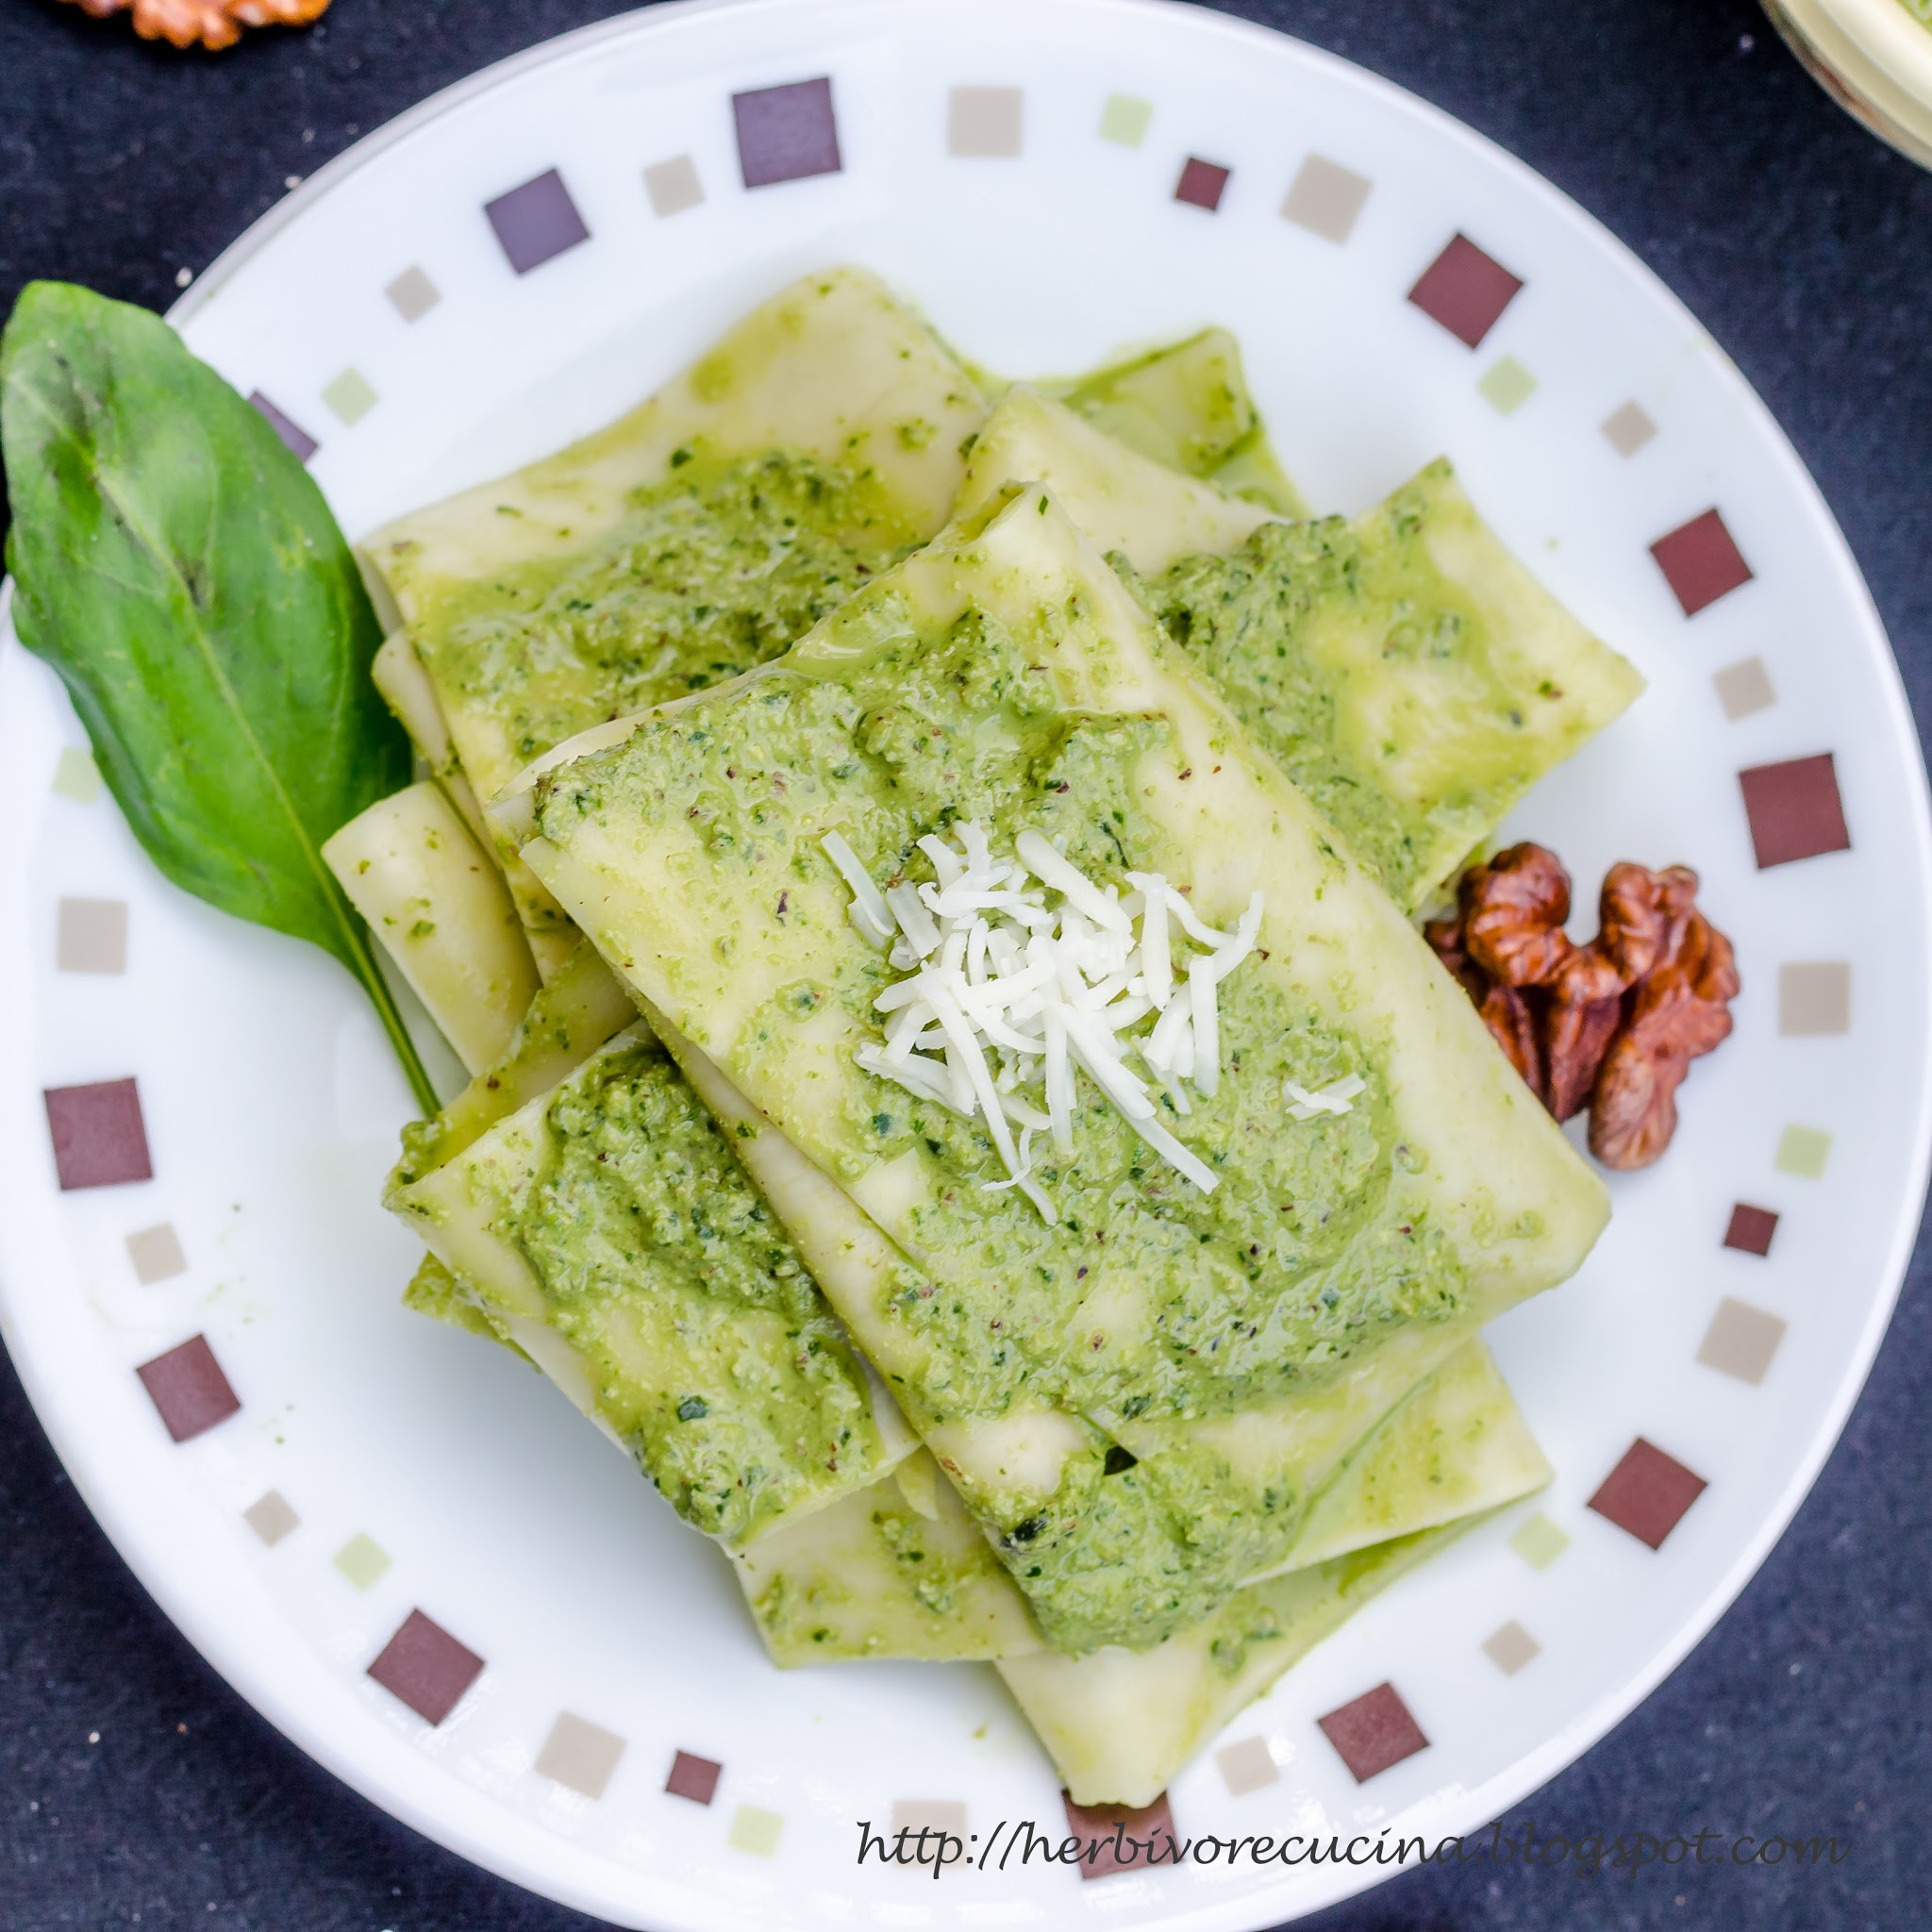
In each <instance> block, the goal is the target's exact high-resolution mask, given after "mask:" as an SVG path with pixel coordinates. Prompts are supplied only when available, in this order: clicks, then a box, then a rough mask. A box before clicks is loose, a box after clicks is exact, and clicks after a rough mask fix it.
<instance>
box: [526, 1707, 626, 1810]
mask: <svg viewBox="0 0 1932 1932" xmlns="http://www.w3.org/2000/svg"><path fill="white" fill-rule="evenodd" d="M624 1752H625V1740H623V1739H622V1738H620V1737H619V1736H618V1735H617V1733H616V1732H615V1731H607V1730H606V1729H605V1728H604V1727H603V1726H602V1725H601V1724H592V1723H591V1721H590V1720H589V1719H588V1718H581V1717H573V1716H572V1715H571V1713H570V1712H569V1711H567V1710H566V1711H564V1712H562V1713H561V1714H560V1715H559V1716H558V1720H557V1722H556V1723H555V1724H552V1725H551V1726H550V1735H549V1737H548V1738H546V1739H545V1740H543V1748H542V1750H541V1751H540V1752H538V1754H537V1767H536V1768H537V1770H538V1771H539V1772H540V1773H541V1774H542V1775H543V1776H544V1777H547V1778H550V1779H551V1780H553V1781H554V1782H555V1783H557V1784H560V1785H564V1786H567V1787H568V1788H569V1789H570V1790H574V1791H581V1792H582V1793H583V1795H584V1796H585V1797H587V1798H601V1797H602V1796H603V1795H604V1793H605V1790H607V1788H608V1786H609V1783H610V1778H611V1774H612V1773H614V1772H615V1771H616V1769H617V1763H618V1759H619V1758H621V1757H623V1756H624Z"/></svg>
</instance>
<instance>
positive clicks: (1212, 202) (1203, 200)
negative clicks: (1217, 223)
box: [1174, 155, 1234, 215]
mask: <svg viewBox="0 0 1932 1932" xmlns="http://www.w3.org/2000/svg"><path fill="white" fill-rule="evenodd" d="M1233 172H1234V171H1233V169H1231V168H1219V167H1216V166H1215V164H1214V163H1213V162H1212V161H1204V160H1201V159H1200V158H1198V157H1196V156H1194V155H1190V156H1189V157H1188V164H1187V166H1186V167H1184V168H1183V169H1182V170H1181V178H1180V179H1179V181H1177V182H1176V183H1175V184H1174V199H1175V200H1176V201H1184V202H1186V203H1187V204H1188V205H1189V207H1191V208H1206V209H1207V210H1208V213H1209V214H1210V215H1211V214H1212V213H1214V211H1215V210H1216V209H1217V208H1220V206H1221V197H1222V196H1223V195H1224V193H1225V192H1227V177H1228V175H1231V174H1232V173H1233Z"/></svg>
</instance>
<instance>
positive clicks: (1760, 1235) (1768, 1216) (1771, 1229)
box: [1724, 1201, 1777, 1255]
mask: <svg viewBox="0 0 1932 1932" xmlns="http://www.w3.org/2000/svg"><path fill="white" fill-rule="evenodd" d="M1776 1232H1777V1216H1776V1215H1775V1214H1774V1213H1773V1212H1772V1211H1771V1209H1770V1208H1748V1207H1746V1206H1745V1205H1744V1203H1743V1202H1742V1201H1740V1202H1739V1203H1738V1205H1737V1206H1736V1207H1735V1208H1732V1209H1731V1224H1730V1226H1729V1227H1727V1228H1725V1230H1724V1246H1725V1247H1727V1248H1736V1249H1737V1250H1738V1251H1739V1253H1740V1254H1744V1255H1768V1254H1770V1253H1771V1238H1772V1236H1773V1235H1774V1234H1775V1233H1776Z"/></svg>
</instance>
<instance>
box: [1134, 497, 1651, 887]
mask: <svg viewBox="0 0 1932 1932" xmlns="http://www.w3.org/2000/svg"><path fill="white" fill-rule="evenodd" d="M1472 552H1474V553H1476V554H1477V559H1478V563H1479V568H1468V567H1467V564H1468V560H1469V557H1470V555H1471V553H1472ZM1112 560H1113V562H1114V564H1115V567H1116V568H1117V569H1119V570H1121V571H1122V573H1123V575H1127V576H1128V577H1129V579H1130V581H1132V582H1133V587H1134V589H1135V590H1136V591H1137V593H1138V594H1139V595H1140V597H1141V601H1142V602H1143V603H1144V604H1145V605H1146V607H1147V608H1148V609H1150V610H1151V611H1153V613H1154V614H1155V615H1156V616H1157V617H1158V618H1159V619H1160V621H1161V623H1162V624H1163V625H1165V626H1166V627H1167V630H1168V631H1169V633H1170V634H1171V635H1172V636H1173V637H1174V639H1175V641H1177V642H1178V643H1179V644H1180V645H1181V647H1182V648H1183V649H1184V650H1185V651H1186V652H1187V653H1188V655H1189V656H1190V657H1191V658H1192V659H1193V660H1194V662H1195V663H1196V664H1198V665H1199V666H1200V668H1201V670H1202V671H1203V672H1205V673H1206V674H1207V675H1208V677H1210V678H1211V679H1212V680H1213V682H1214V684H1215V685H1216V687H1217V688H1218V689H1219V690H1220V691H1221V694H1222V695H1223V696H1224V698H1225V699H1226V700H1227V703H1228V706H1229V708H1231V709H1232V710H1233V711H1234V713H1235V715H1236V716H1237V717H1238V718H1240V720H1241V723H1242V724H1245V725H1246V726H1247V727H1248V729H1249V730H1250V731H1252V732H1253V733H1254V734H1255V738H1256V740H1257V742H1258V743H1259V744H1260V745H1261V746H1262V747H1263V748H1264V749H1265V750H1266V751H1267V752H1268V753H1269V754H1270V755H1271V756H1272V757H1273V758H1274V759H1275V760H1276V761H1277V762H1278V763H1279V764H1280V765H1281V768H1282V769H1283V770H1284V771H1285V772H1286V773H1287V774H1288V775H1289V776H1290V777H1291V778H1292V779H1293V780H1294V782H1295V783H1296V784H1297V785H1298V786H1299V787H1300V788H1301V789H1302V791H1304V792H1306V793H1307V796H1308V798H1309V800H1310V802H1311V803H1312V804H1313V805H1314V806H1315V807H1316V808H1317V809H1318V810H1320V811H1321V813H1322V814H1323V816H1324V818H1326V819H1327V820H1328V822H1329V823H1330V824H1332V825H1334V826H1335V828H1336V829H1337V830H1338V831H1339V832H1340V833H1341V836H1342V837H1343V839H1345V840H1346V841H1347V842H1348V844H1349V847H1350V849H1351V850H1352V851H1353V852H1354V854H1355V856H1356V857H1357V858H1358V859H1359V860H1361V862H1362V863H1363V864H1364V865H1365V866H1367V867H1368V868H1369V869H1370V870H1371V871H1373V872H1374V874H1376V876H1377V877H1379V878H1380V879H1381V881H1382V883H1383V884H1384V886H1385V887H1386V888H1387V889H1388V891H1389V892H1390V894H1391V897H1393V898H1394V899H1395V901H1396V902H1397V903H1398V904H1399V905H1401V906H1403V907H1405V908H1407V909H1408V910H1410V911H1415V910H1417V909H1419V908H1424V907H1425V906H1427V905H1428V904H1429V903H1430V902H1431V901H1432V900H1433V899H1434V898H1435V897H1436V896H1437V895H1438V894H1439V893H1440V892H1441V890H1442V888H1443V886H1444V884H1445V882H1446V881H1447V880H1448V879H1450V878H1451V877H1452V876H1453V875H1454V874H1455V872H1456V871H1457V867H1458V866H1459V865H1460V864H1461V863H1462V861H1463V860H1464V858H1466V857H1467V856H1468V854H1469V852H1470V851H1471V849H1472V848H1473V847H1474V846H1475V845H1477V844H1478V843H1480V842H1481V841H1483V840H1484V839H1486V838H1487V837H1488V836H1489V835H1490V833H1491V831H1493V830H1494V829H1495V827H1496V826H1497V825H1498V824H1501V823H1502V821H1503V820H1504V818H1506V817H1507V815H1508V813H1509V811H1510V809H1511V808H1513V807H1514V805H1515V804H1516V802H1517V800H1518V799H1519V798H1521V797H1522V796H1523V795H1524V792H1526V791H1528V790H1529V788H1530V786H1531V785H1532V784H1534V783H1535V781H1536V780H1537V779H1538V778H1540V777H1541V775H1542V774H1544V773H1545V772H1546V771H1548V770H1549V769H1550V768H1551V766H1553V765H1555V764H1557V763H1558V762H1559V761H1560V760H1562V759H1563V758H1567V757H1569V755H1570V754H1571V753H1572V752H1574V751H1575V750H1576V749H1577V748H1578V747H1579V746H1580V745H1582V744H1583V743H1585V742H1586V741H1588V740H1589V739H1590V738H1591V737H1593V736H1594V735H1595V733H1596V732H1597V731H1599V730H1600V729H1601V728H1602V727H1603V725H1604V724H1605V723H1607V719H1608V717H1610V716H1614V715H1615V713H1616V712H1617V711H1618V710H1621V709H1622V708H1623V707H1624V705H1625V704H1627V703H1628V702H1629V701H1630V698H1631V697H1632V696H1634V695H1635V693H1636V691H1637V690H1638V689H1639V686H1640V682H1641V680H1639V679H1638V677H1637V675H1636V673H1635V672H1634V671H1632V670H1631V668H1630V667H1629V665H1627V664H1626V663H1624V660H1623V659H1622V658H1617V657H1615V656H1614V655H1613V654H1612V653H1610V652H1608V651H1607V650H1606V649H1604V647H1603V646H1602V645H1600V644H1597V643H1596V642H1595V641H1594V640H1593V639H1591V638H1590V637H1589V636H1588V635H1587V634H1586V633H1584V632H1583V631H1582V629H1581V627H1580V626H1579V625H1576V624H1575V623H1574V620H1572V619H1570V618H1569V617H1568V615H1567V614H1566V613H1565V612H1564V611H1562V609H1561V608H1560V607H1558V606H1557V604H1556V602H1555V600H1554V599H1552V598H1551V597H1550V596H1549V595H1548V593H1547V592H1545V591H1541V588H1540V587H1539V586H1537V585H1536V584H1535V583H1534V582H1533V581H1532V580H1531V579H1530V578H1529V576H1528V575H1527V573H1526V572H1524V570H1523V569H1522V567H1521V566H1520V565H1519V564H1517V563H1515V561H1514V559H1513V558H1509V556H1508V555H1507V552H1505V551H1504V550H1503V549H1502V548H1501V546H1500V545H1498V544H1497V543H1496V542H1495V541H1494V539H1493V538H1491V537H1490V535H1489V533H1488V531H1487V530H1486V529H1484V528H1483V526H1482V525H1481V523H1480V521H1479V520H1478V519H1477V517H1476V516H1475V513H1474V509H1473V508H1471V506H1470V503H1469V500H1468V498H1467V497H1466V496H1464V494H1463V493H1462V491H1461V488H1460V486H1459V485H1458V484H1457V481H1456V478H1455V475H1454V473H1453V472H1452V471H1451V469H1450V467H1449V465H1448V464H1447V463H1446V462H1437V463H1432V464H1430V465H1429V467H1428V468H1427V469H1425V470H1424V471H1423V472H1422V474H1421V475H1419V476H1417V477H1415V478H1414V479H1413V480H1412V481H1411V482H1409V483H1407V485H1405V486H1404V487H1403V488H1402V489H1401V490H1398V491H1396V492H1395V493H1394V494H1393V495H1392V496H1390V497H1389V498H1387V499H1386V500H1385V501H1384V502H1382V503H1381V504H1379V505H1377V506H1376V507H1375V508H1374V509H1372V510H1370V511H1369V512H1368V513H1367V514H1366V515H1364V516H1361V517H1357V518H1354V519H1350V518H1347V517H1324V518H1322V519H1320V520H1319V521H1317V522H1314V523H1306V524H1286V523H1267V524H1263V525H1261V526H1260V527H1259V528H1258V529H1257V530H1255V531H1254V532H1253V533H1252V534H1251V535H1250V536H1248V538H1247V539H1246V541H1243V542H1242V543H1241V545H1240V546H1239V547H1238V548H1235V549H1232V550H1231V551H1229V552H1227V553H1226V554H1216V555H1202V556H1195V557H1189V558H1182V559H1181V560H1179V561H1178V562H1176V563H1174V564H1173V565H1172V566H1171V567H1170V568H1169V569H1167V570H1166V571H1165V572H1163V573H1161V574H1160V575H1157V576H1154V577H1151V578H1149V579H1146V580H1144V581H1142V580H1140V579H1134V578H1133V577H1132V566H1131V564H1130V562H1129V561H1128V559H1126V558H1113V559H1112Z"/></svg>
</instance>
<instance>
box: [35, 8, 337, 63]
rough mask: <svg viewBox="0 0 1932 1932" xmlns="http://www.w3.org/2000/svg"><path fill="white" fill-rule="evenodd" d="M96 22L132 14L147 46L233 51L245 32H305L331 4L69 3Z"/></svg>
mask: <svg viewBox="0 0 1932 1932" xmlns="http://www.w3.org/2000/svg"><path fill="white" fill-rule="evenodd" d="M71 4H72V5H74V6H76V7H78V8H80V9H81V10H82V11H83V12H85V13H91V14H92V15H93V16H94V18H95V19H96V20H106V19H107V18H108V16H109V15H111V14H116V13H126V12H129V11H131V12H132V13H133V15H134V31H135V32H136V33H138V34H139V35H140V36H141V37H142V40H144V41H166V42H169V44H170V45H172V46H176V47H192V46H197V45H198V46H203V47H207V48H208V49H209V50H210V51H213V50H216V49H219V48H222V47H232V46H233V45H234V44H235V42H237V41H239V40H240V39H241V38H242V28H243V27H244V26H307V25H308V23H309V22H310V21H311V20H316V19H319V18H320V17H321V16H322V15H323V14H324V13H325V12H326V11H327V10H328V0H71Z"/></svg>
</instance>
